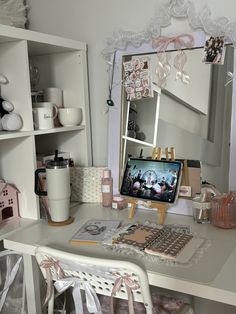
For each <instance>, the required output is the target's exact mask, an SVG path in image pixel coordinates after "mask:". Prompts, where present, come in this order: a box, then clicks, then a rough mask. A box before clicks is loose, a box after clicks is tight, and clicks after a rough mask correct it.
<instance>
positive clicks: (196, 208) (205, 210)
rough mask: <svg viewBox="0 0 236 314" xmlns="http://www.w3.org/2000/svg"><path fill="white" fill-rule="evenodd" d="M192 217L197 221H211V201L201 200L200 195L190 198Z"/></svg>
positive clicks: (202, 222)
mask: <svg viewBox="0 0 236 314" xmlns="http://www.w3.org/2000/svg"><path fill="white" fill-rule="evenodd" d="M192 209H193V219H194V221H195V222H197V223H201V224H204V223H210V222H211V202H202V201H201V198H200V197H195V198H193V200H192Z"/></svg>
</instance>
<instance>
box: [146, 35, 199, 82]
mask: <svg viewBox="0 0 236 314" xmlns="http://www.w3.org/2000/svg"><path fill="white" fill-rule="evenodd" d="M170 44H173V45H174V48H175V49H176V50H177V51H178V52H177V54H176V56H175V57H174V67H175V68H176V70H177V72H176V77H175V78H176V80H178V79H180V80H181V81H182V82H183V83H184V84H188V83H189V82H190V77H189V75H188V74H187V73H186V72H185V71H184V70H183V68H184V65H185V63H186V62H187V56H186V53H185V52H184V50H181V49H182V48H192V47H193V45H194V39H193V36H192V35H190V34H181V35H179V36H175V37H165V36H160V37H156V38H152V46H153V48H156V49H157V51H158V53H157V58H158V66H157V68H156V75H157V85H158V86H159V87H160V88H165V86H166V81H167V77H168V75H169V74H170V70H171V65H170V55H169V54H167V53H166V50H167V48H168V46H169V45H170Z"/></svg>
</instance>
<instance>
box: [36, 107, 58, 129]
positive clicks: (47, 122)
mask: <svg viewBox="0 0 236 314" xmlns="http://www.w3.org/2000/svg"><path fill="white" fill-rule="evenodd" d="M53 111H54V112H53ZM57 114H58V108H57V106H56V105H54V104H53V103H51V102H39V103H34V104H33V118H34V126H35V129H37V130H45V129H52V128H54V119H55V118H56V117H57Z"/></svg>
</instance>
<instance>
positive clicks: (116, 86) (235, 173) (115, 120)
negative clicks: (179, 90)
mask: <svg viewBox="0 0 236 314" xmlns="http://www.w3.org/2000/svg"><path fill="white" fill-rule="evenodd" d="M191 34H192V35H193V37H194V47H193V48H196V47H204V44H205V39H206V33H205V32H202V31H198V32H192V33H191ZM173 49H174V47H173V45H170V46H168V50H173ZM168 50H167V51H168ZM156 52H157V50H156V49H153V47H152V45H151V42H149V43H143V44H141V45H140V47H133V46H130V45H129V46H127V48H126V49H123V50H116V52H115V58H114V73H113V86H112V93H111V98H112V100H113V102H114V106H113V107H110V108H109V117H108V167H109V168H110V169H111V170H112V176H113V181H114V186H113V189H114V193H118V192H119V182H120V169H121V143H122V137H121V115H122V105H121V104H122V96H123V93H122V88H121V82H122V59H123V57H124V56H128V55H137V54H148V53H156ZM234 73H236V56H235V54H234ZM232 84H233V93H232V116H231V141H230V153H229V154H230V171H229V189H230V190H236V166H235V161H236V143H235V142H236V141H235V138H236V136H235V138H234V134H236V121H235V120H236V112H235V111H236V109H235V106H236V95H235V94H236V85H235V84H236V83H235V80H233V83H232ZM160 122H161V121H160ZM160 122H159V123H160ZM216 123H217V121H216ZM218 125H220V124H218ZM171 128H172V130H173V126H171ZM214 133H215V134H214V138H217V137H219V136H220V137H221V136H222V129H221V128H217V127H216V128H215V130H214ZM190 135H191V134H190V133H189V136H190ZM190 140H191V141H193V142H194V147H195V152H193V154H194V156H196V158H195V159H200V160H202V161H203V163H206V164H210V165H213V166H217V165H219V163H220V157H221V145H217V144H216V142H211V141H208V140H205V139H203V138H201V137H199V136H194V137H192V136H191V137H190ZM207 145H209V146H207ZM207 147H210V149H208V151H209V153H208V154H207V155H205V158H204V159H202V158H200V156H199V155H198V154H197V152H200V151H202V148H205V149H206V148H207ZM212 161H213V162H212ZM222 175H224V174H222Z"/></svg>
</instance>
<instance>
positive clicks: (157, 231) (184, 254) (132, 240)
mask: <svg viewBox="0 0 236 314" xmlns="http://www.w3.org/2000/svg"><path fill="white" fill-rule="evenodd" d="M203 241H204V239H199V238H196V237H194V236H193V235H191V234H187V233H179V232H176V231H173V230H171V229H170V228H168V227H161V228H157V227H151V226H147V225H142V224H135V225H130V226H128V227H127V228H126V230H124V229H123V231H122V232H121V233H120V234H119V236H118V237H117V238H115V239H113V243H114V244H126V245H130V247H131V248H132V247H133V248H135V249H138V250H140V251H144V252H145V253H147V254H151V255H156V256H159V257H161V258H167V259H172V260H176V261H178V262H181V263H186V262H187V261H189V259H190V258H191V257H192V256H193V254H194V253H195V251H196V249H197V248H199V247H200V245H201V244H202V243H203Z"/></svg>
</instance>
